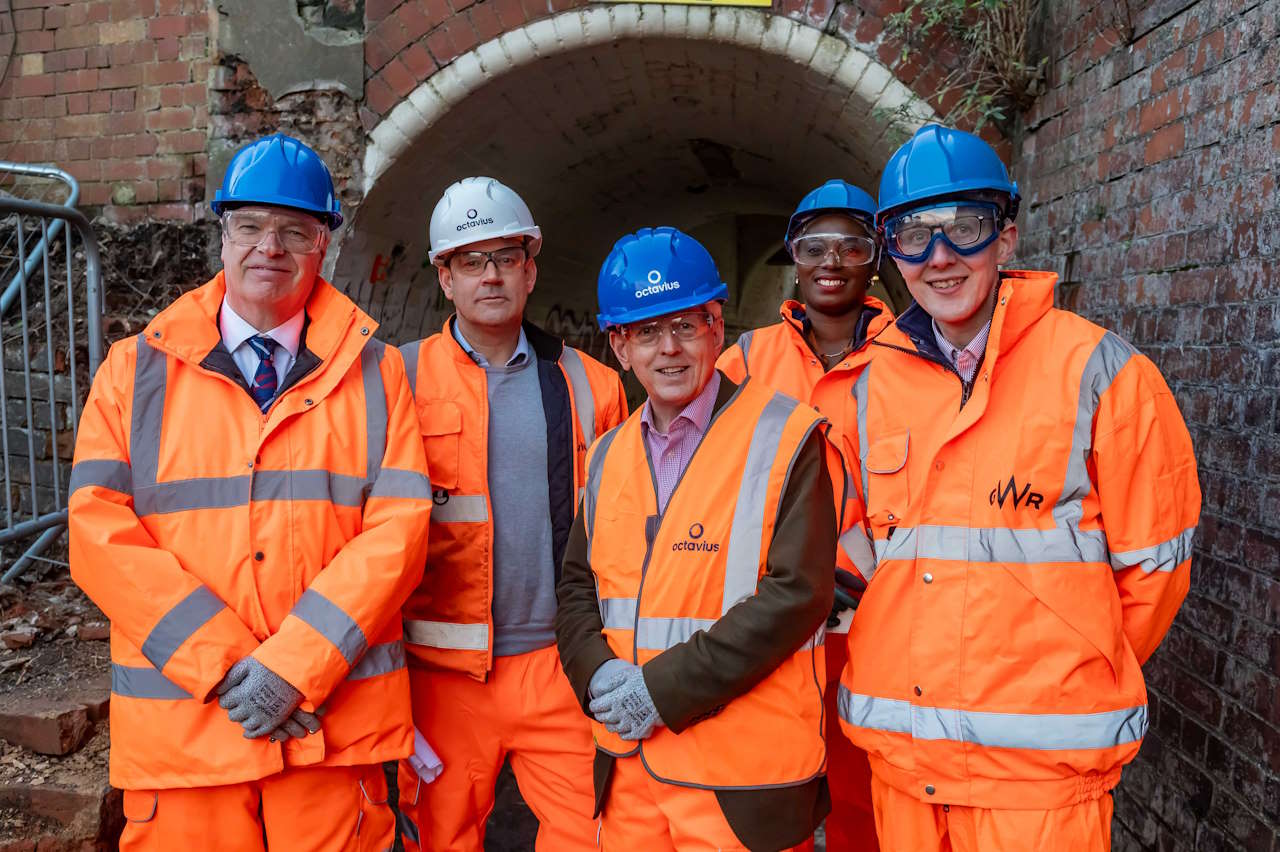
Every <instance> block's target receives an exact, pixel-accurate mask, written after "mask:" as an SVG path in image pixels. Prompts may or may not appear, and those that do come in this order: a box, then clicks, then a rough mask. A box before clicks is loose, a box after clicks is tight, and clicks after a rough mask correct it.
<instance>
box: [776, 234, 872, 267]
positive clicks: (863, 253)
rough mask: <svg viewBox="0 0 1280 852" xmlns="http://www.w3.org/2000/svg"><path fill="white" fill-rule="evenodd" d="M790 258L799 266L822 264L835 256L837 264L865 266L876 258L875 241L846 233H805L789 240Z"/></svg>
mask: <svg viewBox="0 0 1280 852" xmlns="http://www.w3.org/2000/svg"><path fill="white" fill-rule="evenodd" d="M788 248H790V249H791V257H792V259H793V260H794V261H795V262H796V263H797V264H799V265H800V266H822V265H824V264H825V263H826V262H827V259H828V258H835V264H836V265H837V266H866V265H867V264H869V263H873V262H874V261H875V259H876V241H875V240H873V239H872V238H871V237H851V236H849V235H848V234H805V235H804V236H802V237H795V238H793V239H792V240H791V242H790V244H789V245H788Z"/></svg>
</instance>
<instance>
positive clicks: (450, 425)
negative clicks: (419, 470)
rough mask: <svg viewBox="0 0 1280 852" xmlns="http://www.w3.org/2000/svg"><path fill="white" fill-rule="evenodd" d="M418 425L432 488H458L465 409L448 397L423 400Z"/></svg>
mask: <svg viewBox="0 0 1280 852" xmlns="http://www.w3.org/2000/svg"><path fill="white" fill-rule="evenodd" d="M418 425H419V428H420V430H421V432H422V445H423V447H424V449H425V450H426V453H427V472H428V474H429V475H430V477H431V485H432V487H433V488H443V489H445V490H446V491H452V490H453V489H455V488H457V487H458V468H459V466H460V464H461V460H462V409H461V408H459V407H458V404H457V403H456V402H449V401H448V400H439V401H434V402H426V403H423V404H422V405H421V406H420V408H419V412H418Z"/></svg>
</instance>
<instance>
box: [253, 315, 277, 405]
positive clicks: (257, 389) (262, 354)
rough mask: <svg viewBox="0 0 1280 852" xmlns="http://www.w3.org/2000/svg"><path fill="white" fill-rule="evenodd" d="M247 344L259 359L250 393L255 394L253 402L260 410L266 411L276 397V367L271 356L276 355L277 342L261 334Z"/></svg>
mask: <svg viewBox="0 0 1280 852" xmlns="http://www.w3.org/2000/svg"><path fill="white" fill-rule="evenodd" d="M246 342H247V343H248V344H249V346H250V348H252V349H253V351H254V352H256V353H257V354H258V359H259V360H258V369H257V370H256V371H255V372H254V374H253V386H252V387H251V388H249V392H250V393H251V394H253V401H254V402H256V403H258V408H260V409H262V410H263V411H266V410H267V409H268V408H270V407H271V400H273V399H275V396H276V382H277V380H276V367H275V364H274V363H272V360H271V356H272V355H273V354H275V349H276V342H275V341H274V340H272V339H271V338H270V337H266V336H264V335H261V334H255V335H254V336H253V337H250V338H249V339H248V341H246Z"/></svg>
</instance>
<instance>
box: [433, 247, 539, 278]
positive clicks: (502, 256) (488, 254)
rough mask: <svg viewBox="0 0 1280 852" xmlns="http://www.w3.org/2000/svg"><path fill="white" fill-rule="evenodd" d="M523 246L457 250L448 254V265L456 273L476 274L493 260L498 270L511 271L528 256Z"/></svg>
mask: <svg viewBox="0 0 1280 852" xmlns="http://www.w3.org/2000/svg"><path fill="white" fill-rule="evenodd" d="M528 256H529V255H528V253H527V252H526V251H525V250H524V246H507V247H506V248H500V249H495V250H494V251H459V252H455V253H453V254H452V255H450V256H449V267H450V268H451V269H452V270H453V271H454V272H457V273H460V274H462V275H468V276H478V275H481V274H483V273H484V268H485V267H486V266H488V265H489V261H493V265H494V266H496V267H497V269H498V272H499V273H502V272H512V271H514V270H516V269H519V268H520V267H521V266H523V265H524V262H525V260H526V259H527V258H528Z"/></svg>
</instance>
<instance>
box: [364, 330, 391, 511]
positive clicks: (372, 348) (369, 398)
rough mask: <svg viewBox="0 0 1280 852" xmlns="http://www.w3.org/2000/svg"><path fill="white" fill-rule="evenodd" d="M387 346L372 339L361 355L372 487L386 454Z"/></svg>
mask: <svg viewBox="0 0 1280 852" xmlns="http://www.w3.org/2000/svg"><path fill="white" fill-rule="evenodd" d="M385 349H386V345H385V344H383V342H382V341H381V340H378V339H377V338H373V337H371V338H369V342H368V343H366V344H365V346H364V349H363V350H361V352H360V377H361V378H362V379H363V380H364V414H365V443H366V445H367V448H368V452H369V457H368V461H367V463H366V466H365V469H364V475H365V480H366V481H367V482H368V483H369V487H370V488H372V487H373V483H374V482H375V481H377V479H378V471H379V470H381V468H382V457H383V456H384V455H386V452H387V389H386V386H385V385H383V383H382V371H381V370H380V369H378V365H379V364H380V363H382V355H383V352H384V350H385Z"/></svg>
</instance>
